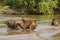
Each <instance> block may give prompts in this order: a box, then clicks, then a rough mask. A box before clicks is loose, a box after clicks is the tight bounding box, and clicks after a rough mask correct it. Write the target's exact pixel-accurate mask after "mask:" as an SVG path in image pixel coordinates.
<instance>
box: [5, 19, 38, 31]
mask: <svg viewBox="0 0 60 40" xmlns="http://www.w3.org/2000/svg"><path fill="white" fill-rule="evenodd" d="M6 24H7V26H8V28H10V29H19V28H18V26H19V27H20V28H22V29H23V30H30V31H32V30H34V29H35V28H36V26H37V23H36V21H32V20H25V19H19V20H8V21H6Z"/></svg>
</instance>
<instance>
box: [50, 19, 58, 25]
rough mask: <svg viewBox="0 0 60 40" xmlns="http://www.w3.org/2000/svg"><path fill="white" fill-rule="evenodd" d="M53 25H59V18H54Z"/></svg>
mask: <svg viewBox="0 0 60 40" xmlns="http://www.w3.org/2000/svg"><path fill="white" fill-rule="evenodd" d="M51 25H54V26H58V25H59V21H58V19H53V20H52V23H51Z"/></svg>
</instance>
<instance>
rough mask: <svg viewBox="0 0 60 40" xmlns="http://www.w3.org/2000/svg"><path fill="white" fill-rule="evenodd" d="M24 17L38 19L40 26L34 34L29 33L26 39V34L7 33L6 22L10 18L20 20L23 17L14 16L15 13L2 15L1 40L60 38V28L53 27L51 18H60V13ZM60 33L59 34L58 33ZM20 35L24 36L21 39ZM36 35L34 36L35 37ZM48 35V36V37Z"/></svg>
mask: <svg viewBox="0 0 60 40" xmlns="http://www.w3.org/2000/svg"><path fill="white" fill-rule="evenodd" d="M23 17H25V18H27V19H28V20H36V21H37V23H38V24H40V25H38V26H39V27H37V29H35V30H36V32H34V33H33V34H32V36H29V34H26V35H28V36H27V37H29V38H27V39H26V35H23V36H21V35H19V36H18V35H16V37H14V35H7V29H5V28H7V25H6V24H5V23H4V22H5V21H6V20H9V19H14V20H18V19H21V17H19V16H14V15H12V16H11V15H10V16H4V17H3V16H1V17H0V28H1V29H0V40H24V38H25V40H28V39H31V40H37V39H38V40H59V39H60V36H58V35H60V30H55V29H53V28H52V26H51V20H52V19H53V18H58V19H59V20H60V15H23ZM58 33H59V34H58ZM54 34H57V36H56V37H55V36H53V37H52V35H54ZM20 37H22V38H23V39H22V38H21V39H20ZM33 37H34V38H33ZM47 37H48V38H47Z"/></svg>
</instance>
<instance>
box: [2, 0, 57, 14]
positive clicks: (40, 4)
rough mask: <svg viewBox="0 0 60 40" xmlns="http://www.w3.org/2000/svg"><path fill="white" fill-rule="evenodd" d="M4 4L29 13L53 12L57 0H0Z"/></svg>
mask: <svg viewBox="0 0 60 40" xmlns="http://www.w3.org/2000/svg"><path fill="white" fill-rule="evenodd" d="M1 2H2V3H3V4H5V5H8V6H11V8H12V9H14V10H16V11H19V12H21V13H22V12H27V13H30V14H54V10H53V8H56V7H57V3H58V2H57V0H1Z"/></svg>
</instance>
